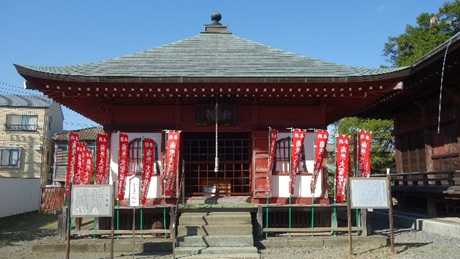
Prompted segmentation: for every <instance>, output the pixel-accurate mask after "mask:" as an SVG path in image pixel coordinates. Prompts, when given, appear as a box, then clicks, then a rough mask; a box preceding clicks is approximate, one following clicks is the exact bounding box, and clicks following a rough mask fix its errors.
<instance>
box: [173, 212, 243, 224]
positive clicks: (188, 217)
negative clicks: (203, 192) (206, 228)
mask: <svg viewBox="0 0 460 259" xmlns="http://www.w3.org/2000/svg"><path fill="white" fill-rule="evenodd" d="M251 223H252V220H251V214H250V213H248V212H234V213H231V212H212V213H199V212H198V213H196V212H188V213H183V214H182V215H181V216H180V218H179V225H182V226H187V225H237V224H251Z"/></svg>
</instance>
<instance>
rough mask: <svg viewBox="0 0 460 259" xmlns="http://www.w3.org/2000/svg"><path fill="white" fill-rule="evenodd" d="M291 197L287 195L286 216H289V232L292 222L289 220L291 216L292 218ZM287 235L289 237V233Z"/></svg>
mask: <svg viewBox="0 0 460 259" xmlns="http://www.w3.org/2000/svg"><path fill="white" fill-rule="evenodd" d="M291 195H292V194H291ZM291 195H289V198H288V200H289V208H288V214H289V221H288V226H289V230H291V227H292V221H291V220H292V219H291V216H292V208H291ZM289 235H291V234H290V232H289Z"/></svg>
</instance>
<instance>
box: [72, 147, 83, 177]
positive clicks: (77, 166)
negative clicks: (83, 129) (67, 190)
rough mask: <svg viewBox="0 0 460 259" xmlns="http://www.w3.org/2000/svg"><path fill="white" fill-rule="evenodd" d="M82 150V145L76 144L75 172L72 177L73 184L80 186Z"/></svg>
mask: <svg viewBox="0 0 460 259" xmlns="http://www.w3.org/2000/svg"><path fill="white" fill-rule="evenodd" d="M84 148H85V144H84V143H81V142H78V143H77V149H76V151H75V172H74V175H73V184H81V174H82V173H83V157H84Z"/></svg>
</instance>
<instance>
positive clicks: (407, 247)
mask: <svg viewBox="0 0 460 259" xmlns="http://www.w3.org/2000/svg"><path fill="white" fill-rule="evenodd" d="M26 216H27V217H28V218H27V219H29V217H40V218H42V220H41V224H35V225H37V226H35V225H34V226H29V225H27V224H26V223H27V222H31V220H22V221H19V223H18V217H16V218H14V222H15V223H14V224H12V222H10V220H5V219H3V220H2V221H0V223H1V224H0V258H1V259H3V258H14V259H15V258H27V259H29V258H39V259H46V258H59V259H61V258H64V253H57V254H52V253H41V254H37V253H35V254H34V253H32V246H33V245H34V244H37V243H39V242H51V243H53V242H55V241H57V237H56V235H55V234H56V231H55V230H54V229H55V224H54V221H53V219H52V218H47V216H45V218H43V216H39V215H38V216H37V215H34V214H31V215H26ZM26 216H25V217H26ZM380 217H382V218H380ZM21 222H23V223H21ZM33 222H40V221H33ZM372 222H374V223H375V224H373V225H374V229H375V230H376V234H377V235H383V236H386V235H387V230H386V228H387V226H385V225H384V224H383V225H382V224H381V225H380V226H378V225H379V224H380V223H385V222H387V220H386V219H385V217H384V216H379V217H374V219H373V221H372ZM377 223H379V224H377ZM22 225H23V226H22ZM285 238H287V237H278V238H276V239H277V240H280V241H283V239H285ZM299 238H300V237H299ZM318 238H319V237H318ZM89 242H91V241H89ZM300 244H302V242H300ZM353 252H354V258H390V254H389V248H388V247H386V246H381V245H377V244H376V243H372V242H369V244H365V245H364V244H363V245H361V246H357V247H355V248H354V250H353ZM396 252H397V254H396V256H394V258H411V259H412V258H436V259H450V258H460V237H459V238H458V239H455V238H447V237H443V236H438V235H434V234H429V233H425V232H417V231H412V230H409V229H398V230H397V233H396ZM347 253H348V250H347V246H346V245H341V246H336V247H333V248H327V249H326V248H313V247H308V246H305V247H281V248H267V249H262V250H261V256H262V258H264V259H275V258H276V259H279V258H281V259H290V258H315V259H317V258H346V257H347ZM107 256H108V254H107V253H105V254H97V253H72V256H71V258H72V259H74V258H75V259H79V258H81V259H92V258H107ZM117 258H158V259H165V258H172V256H171V254H156V255H151V254H150V255H134V256H133V255H131V254H117Z"/></svg>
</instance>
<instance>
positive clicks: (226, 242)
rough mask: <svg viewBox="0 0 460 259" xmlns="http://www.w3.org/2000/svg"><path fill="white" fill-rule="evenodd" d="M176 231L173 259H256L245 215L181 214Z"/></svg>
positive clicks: (220, 213) (238, 213)
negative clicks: (175, 246) (174, 258)
mask: <svg viewBox="0 0 460 259" xmlns="http://www.w3.org/2000/svg"><path fill="white" fill-rule="evenodd" d="M177 231H178V233H177V246H178V247H177V248H176V257H177V258H184V259H185V258H193V259H198V258H202V259H208V258H235V259H243V258H244V259H259V258H260V255H259V253H258V251H257V248H256V247H254V238H253V233H252V222H251V214H250V213H249V212H185V213H182V215H181V216H180V218H179V225H178V229H177Z"/></svg>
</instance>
